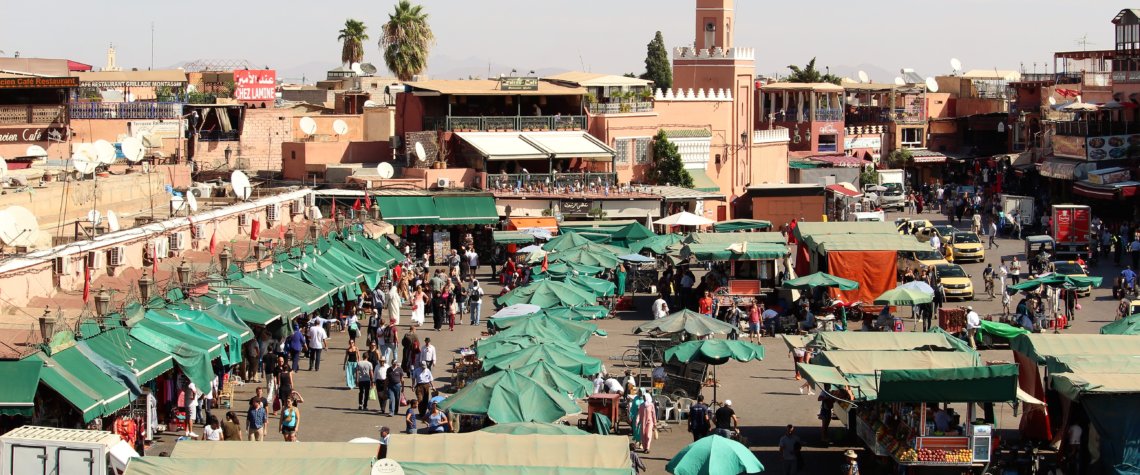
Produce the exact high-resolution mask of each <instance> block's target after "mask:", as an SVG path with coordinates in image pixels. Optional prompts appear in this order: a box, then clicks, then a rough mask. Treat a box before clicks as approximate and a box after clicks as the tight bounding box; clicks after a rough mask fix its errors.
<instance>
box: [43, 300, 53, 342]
mask: <svg viewBox="0 0 1140 475" xmlns="http://www.w3.org/2000/svg"><path fill="white" fill-rule="evenodd" d="M55 322H56V318H55V317H53V316H52V315H51V309H49V308H48V307H47V306H44V314H43V315H42V316H41V317H40V336H41V337H43V340H44V344H45V345H47V344H48V343H51V338H52V337H53V336H55Z"/></svg>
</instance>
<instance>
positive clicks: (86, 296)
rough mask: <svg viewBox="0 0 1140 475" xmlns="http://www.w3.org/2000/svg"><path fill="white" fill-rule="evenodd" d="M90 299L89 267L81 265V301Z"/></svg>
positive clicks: (85, 301)
mask: <svg viewBox="0 0 1140 475" xmlns="http://www.w3.org/2000/svg"><path fill="white" fill-rule="evenodd" d="M89 300H91V268H90V267H87V266H83V303H87V302H88V301H89Z"/></svg>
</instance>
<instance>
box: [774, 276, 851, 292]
mask: <svg viewBox="0 0 1140 475" xmlns="http://www.w3.org/2000/svg"><path fill="white" fill-rule="evenodd" d="M783 287H784V288H785V289H795V290H811V289H815V288H819V287H835V288H838V289H839V290H855V289H857V288H859V283H858V282H855V281H853V280H848V279H844V278H842V277H836V276H834V275H831V274H828V273H826V272H816V273H814V274H808V275H805V276H803V277H798V278H795V279H791V280H785V281H784V284H783Z"/></svg>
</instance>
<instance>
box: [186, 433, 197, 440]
mask: <svg viewBox="0 0 1140 475" xmlns="http://www.w3.org/2000/svg"><path fill="white" fill-rule="evenodd" d="M186 437H191V438H194V439H197V438H198V434H195V433H193V432H187V433H186Z"/></svg>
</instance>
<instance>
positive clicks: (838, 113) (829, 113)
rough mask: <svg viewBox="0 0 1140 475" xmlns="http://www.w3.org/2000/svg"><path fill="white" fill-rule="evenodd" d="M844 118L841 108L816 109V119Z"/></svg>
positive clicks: (821, 120)
mask: <svg viewBox="0 0 1140 475" xmlns="http://www.w3.org/2000/svg"><path fill="white" fill-rule="evenodd" d="M842 119H843V111H842V110H839V109H816V110H815V120H817V121H820V122H839V121H840V120H842Z"/></svg>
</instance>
